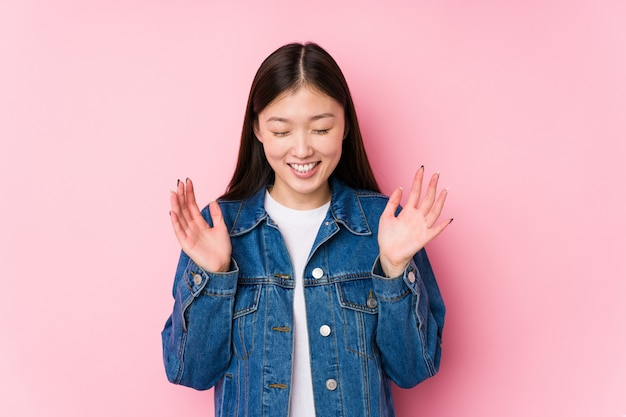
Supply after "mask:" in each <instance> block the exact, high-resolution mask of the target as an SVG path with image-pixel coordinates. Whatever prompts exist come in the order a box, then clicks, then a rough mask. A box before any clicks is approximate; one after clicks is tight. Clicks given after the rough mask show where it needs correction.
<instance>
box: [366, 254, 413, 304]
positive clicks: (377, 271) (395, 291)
mask: <svg viewBox="0 0 626 417" xmlns="http://www.w3.org/2000/svg"><path fill="white" fill-rule="evenodd" d="M372 278H373V279H372V281H373V284H374V291H375V292H376V296H377V297H378V299H379V300H387V301H392V300H396V299H399V298H402V297H405V296H406V295H407V294H408V293H409V292H412V293H413V294H415V295H418V296H419V292H420V291H419V289H420V280H421V278H420V273H419V270H418V269H417V266H416V265H415V262H414V261H413V260H411V262H409V264H408V265H407V266H406V268H404V271H403V272H402V274H401V275H399V276H397V277H391V278H389V277H387V276H385V273H384V272H383V268H382V266H381V264H380V257H378V258H376V262H374V266H373V268H372Z"/></svg>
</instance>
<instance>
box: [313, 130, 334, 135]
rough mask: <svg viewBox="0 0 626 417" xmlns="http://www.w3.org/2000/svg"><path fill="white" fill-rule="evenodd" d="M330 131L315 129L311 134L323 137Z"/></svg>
mask: <svg viewBox="0 0 626 417" xmlns="http://www.w3.org/2000/svg"><path fill="white" fill-rule="evenodd" d="M329 130H330V129H317V130H314V131H313V133H315V134H318V135H325V134H327V133H328V131H329Z"/></svg>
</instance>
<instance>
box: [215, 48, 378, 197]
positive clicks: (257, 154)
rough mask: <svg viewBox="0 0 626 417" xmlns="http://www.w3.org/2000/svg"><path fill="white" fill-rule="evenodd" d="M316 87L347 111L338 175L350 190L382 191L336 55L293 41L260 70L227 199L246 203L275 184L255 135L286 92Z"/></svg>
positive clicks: (250, 100) (268, 59)
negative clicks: (264, 113)
mask: <svg viewBox="0 0 626 417" xmlns="http://www.w3.org/2000/svg"><path fill="white" fill-rule="evenodd" d="M302 87H307V88H312V89H315V90H318V91H319V92H321V93H323V94H325V95H327V96H329V97H331V98H333V99H334V100H335V101H337V102H338V103H339V104H340V105H341V106H342V107H343V109H344V114H345V123H346V125H345V130H344V135H345V139H344V140H343V145H342V152H341V159H340V160H339V163H338V165H337V167H336V168H335V171H334V172H333V174H332V175H333V176H336V177H338V178H339V179H340V180H342V181H343V182H344V183H346V184H347V185H348V186H351V187H354V188H360V189H365V190H370V191H375V192H379V191H380V189H379V187H378V184H377V183H376V178H375V177H374V173H373V171H372V168H371V166H370V163H369V160H368V158H367V153H366V152H365V146H364V144H363V138H362V136H361V130H360V128H359V123H358V120H357V115H356V110H355V108H354V103H353V102H352V96H351V95H350V90H349V89H348V84H347V82H346V80H345V77H344V76H343V73H342V72H341V69H340V68H339V65H337V63H336V62H335V60H334V59H333V57H332V56H330V54H329V53H328V52H326V51H325V50H324V49H323V48H321V47H320V46H319V45H317V44H315V43H304V44H301V43H291V44H288V45H284V46H282V47H280V48H278V49H277V50H276V51H274V52H273V53H272V54H270V55H269V56H268V57H267V58H266V59H265V61H263V63H262V64H261V66H260V67H259V69H258V71H257V73H256V75H255V77H254V80H253V82H252V87H251V88H250V94H249V96H248V104H247V106H246V113H245V116H244V121H243V128H242V132H241V143H240V145H239V156H238V157H237V166H236V167H235V172H234V174H233V177H232V179H231V181H230V184H229V185H228V188H227V190H226V193H225V194H224V195H223V196H221V197H220V198H221V199H224V200H241V199H245V198H247V197H250V196H251V195H253V194H254V193H256V192H257V191H259V190H260V189H261V188H264V187H266V186H267V185H268V184H272V183H273V182H274V171H273V170H272V168H271V167H270V165H269V163H268V162H267V158H266V157H265V152H264V151H263V144H262V143H261V142H260V141H259V140H258V139H257V138H256V135H255V133H254V128H255V124H256V123H257V121H258V116H259V113H261V112H262V111H263V109H265V107H267V106H268V105H269V104H270V103H271V102H272V101H274V100H275V99H276V98H278V97H279V96H281V95H282V94H283V93H288V92H296V91H297V90H298V89H300V88H302Z"/></svg>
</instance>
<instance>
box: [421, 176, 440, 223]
mask: <svg viewBox="0 0 626 417" xmlns="http://www.w3.org/2000/svg"><path fill="white" fill-rule="evenodd" d="M438 182H439V172H436V173H435V174H433V176H432V177H430V182H429V183H428V188H427V189H426V194H424V198H423V199H422V202H421V203H420V205H419V207H418V210H420V211H421V212H422V213H424V215H426V214H428V212H430V209H431V208H432V207H433V203H434V202H435V196H436V195H437V183H438Z"/></svg>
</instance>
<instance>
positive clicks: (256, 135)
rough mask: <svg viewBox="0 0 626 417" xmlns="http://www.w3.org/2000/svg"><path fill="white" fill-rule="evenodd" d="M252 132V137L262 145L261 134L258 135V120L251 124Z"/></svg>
mask: <svg viewBox="0 0 626 417" xmlns="http://www.w3.org/2000/svg"><path fill="white" fill-rule="evenodd" d="M252 130H253V132H254V136H255V137H256V140H258V141H259V142H261V143H263V141H262V140H261V134H260V130H259V120H258V119H255V120H254V123H253V124H252Z"/></svg>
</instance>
